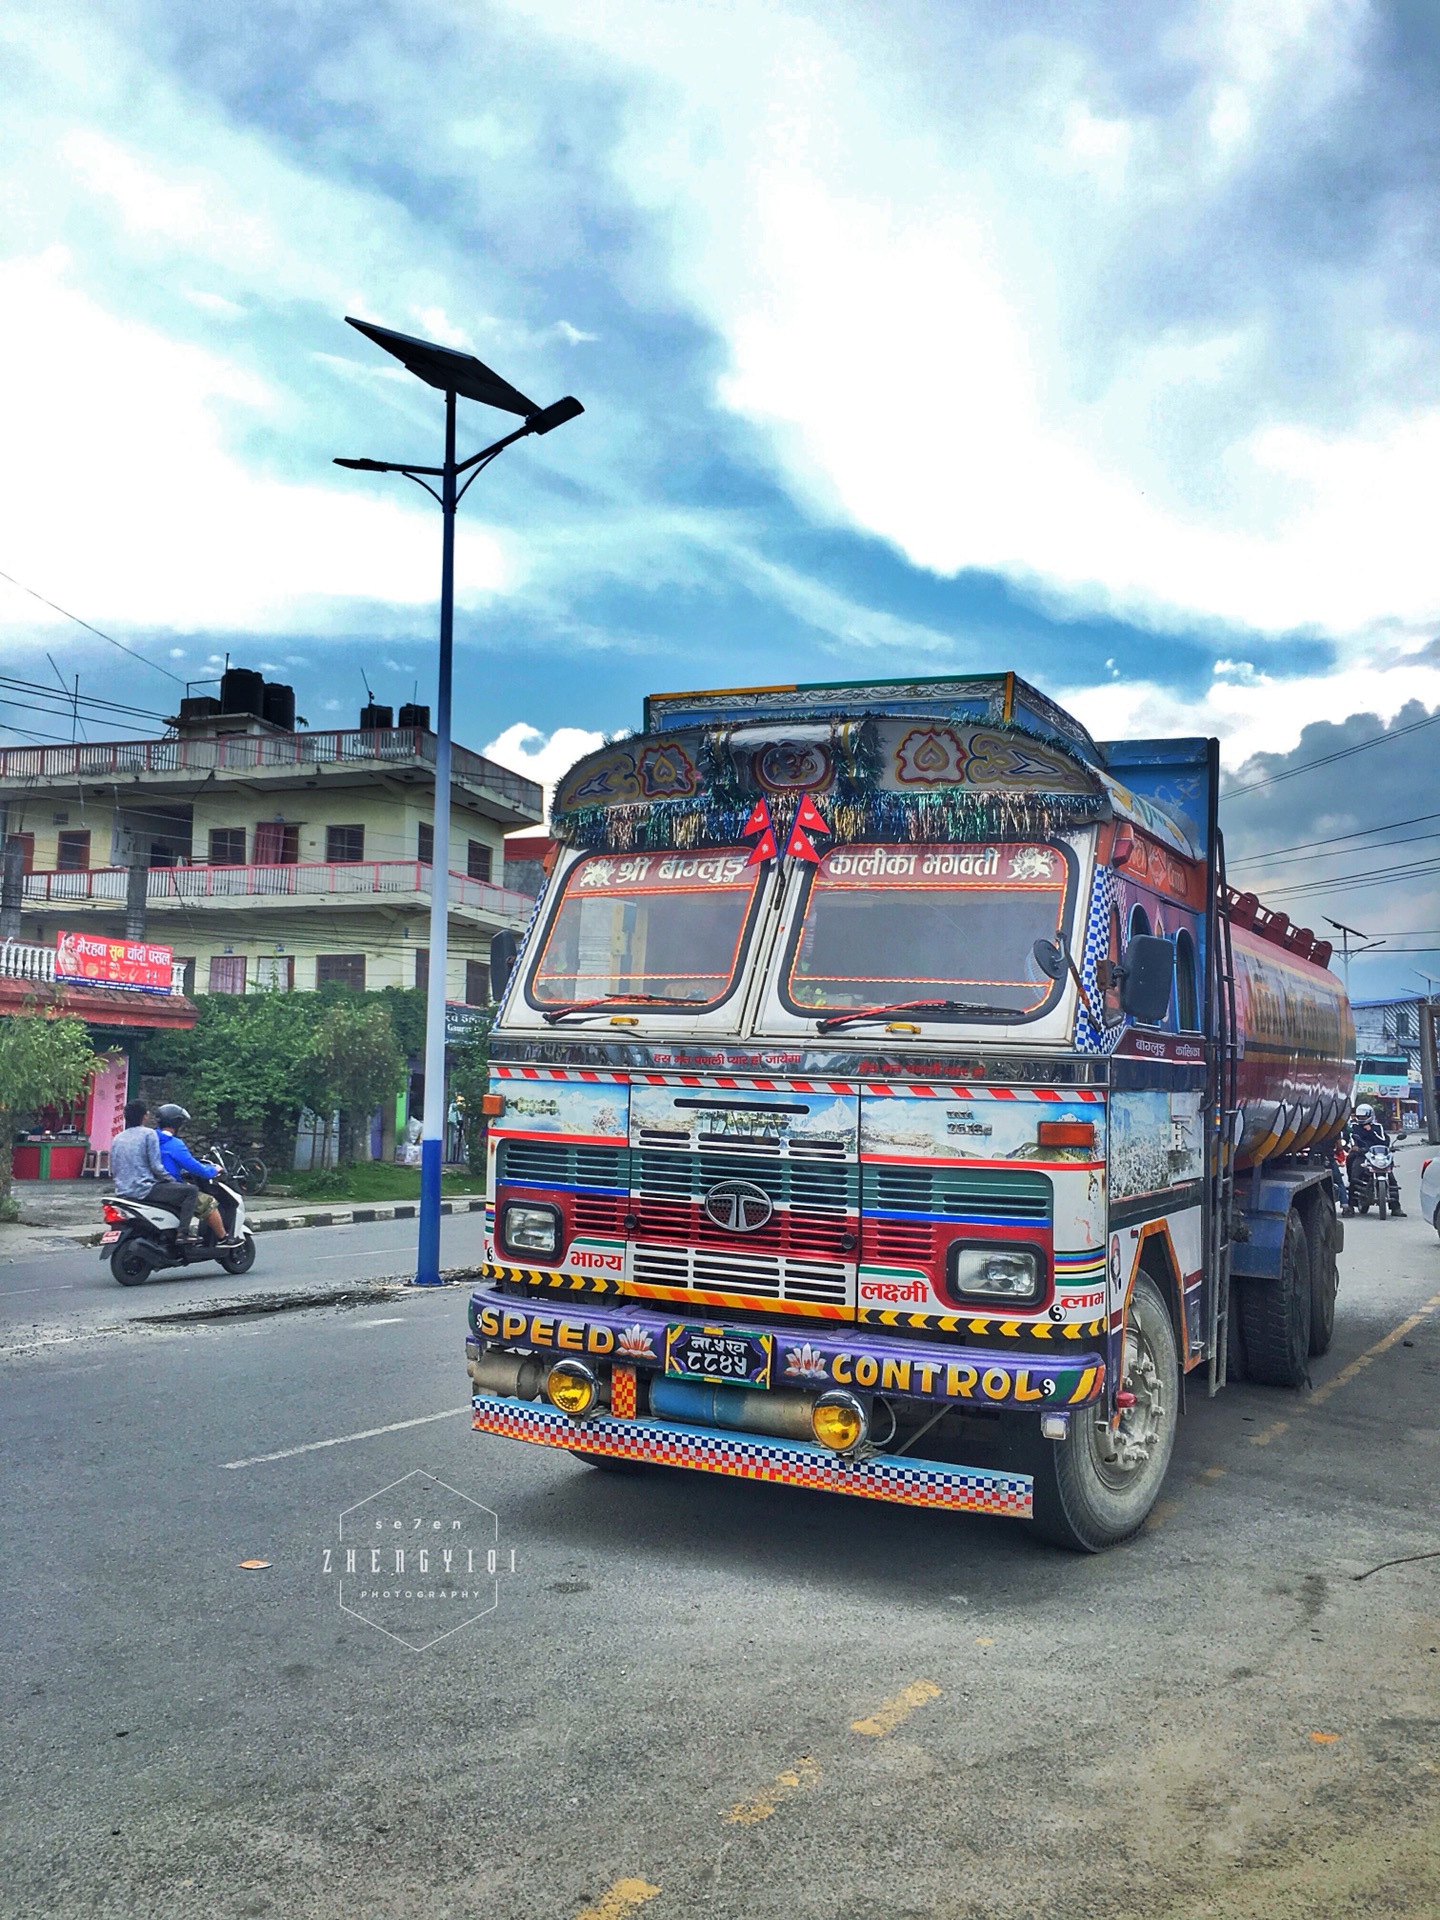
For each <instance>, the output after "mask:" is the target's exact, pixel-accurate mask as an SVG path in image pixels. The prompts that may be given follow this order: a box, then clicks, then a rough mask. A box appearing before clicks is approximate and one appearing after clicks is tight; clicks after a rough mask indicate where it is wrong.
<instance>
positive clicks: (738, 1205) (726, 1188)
mask: <svg viewBox="0 0 1440 1920" xmlns="http://www.w3.org/2000/svg"><path fill="white" fill-rule="evenodd" d="M702 1210H703V1212H704V1214H705V1217H706V1218H707V1219H709V1220H713V1221H714V1222H715V1224H716V1226H717V1227H724V1228H725V1229H726V1231H727V1232H729V1233H758V1232H759V1231H760V1229H761V1227H764V1226H768V1225H769V1223H770V1220H771V1218H772V1217H773V1215H774V1212H775V1209H774V1207H773V1206H772V1205H771V1204H770V1196H769V1194H768V1193H766V1191H765V1189H764V1188H763V1187H757V1186H756V1185H755V1183H754V1182H753V1181H751V1180H722V1181H721V1182H720V1183H719V1185H718V1186H714V1187H711V1189H710V1191H709V1192H708V1193H707V1194H706V1196H705V1200H704V1205H703V1209H702Z"/></svg>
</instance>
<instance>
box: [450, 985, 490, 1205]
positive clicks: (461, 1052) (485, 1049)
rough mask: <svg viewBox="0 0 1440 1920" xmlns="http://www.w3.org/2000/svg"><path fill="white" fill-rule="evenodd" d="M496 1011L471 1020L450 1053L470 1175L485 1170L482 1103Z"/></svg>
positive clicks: (487, 1086) (453, 1091)
mask: <svg viewBox="0 0 1440 1920" xmlns="http://www.w3.org/2000/svg"><path fill="white" fill-rule="evenodd" d="M494 1017H495V1009H494V1008H493V1007H487V1008H486V1009H485V1013H484V1018H483V1019H481V1020H474V1021H471V1022H470V1023H469V1024H468V1025H467V1027H466V1031H465V1038H464V1039H463V1040H462V1041H461V1042H460V1044H459V1046H457V1047H452V1048H451V1050H450V1093H451V1096H452V1098H453V1099H454V1101H455V1104H456V1106H457V1107H458V1108H459V1109H460V1114H461V1117H462V1119H463V1120H464V1122H465V1152H466V1158H467V1159H468V1161H469V1163H470V1171H471V1172H472V1173H484V1171H485V1134H486V1125H485V1111H484V1108H483V1107H482V1106H481V1104H480V1103H481V1101H482V1100H483V1099H484V1097H485V1095H486V1094H487V1093H488V1092H489V1090H490V1023H491V1021H492V1020H493V1019H494Z"/></svg>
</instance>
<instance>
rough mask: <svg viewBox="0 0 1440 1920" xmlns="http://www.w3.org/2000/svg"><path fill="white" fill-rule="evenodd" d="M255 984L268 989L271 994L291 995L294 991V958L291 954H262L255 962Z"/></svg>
mask: <svg viewBox="0 0 1440 1920" xmlns="http://www.w3.org/2000/svg"><path fill="white" fill-rule="evenodd" d="M255 984H256V986H257V987H268V988H269V989H270V991H271V992H272V993H293V992H294V990H295V956H294V954H293V953H262V954H261V955H260V958H259V959H258V960H257V961H256V962H255Z"/></svg>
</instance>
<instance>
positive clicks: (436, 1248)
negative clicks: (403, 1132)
mask: <svg viewBox="0 0 1440 1920" xmlns="http://www.w3.org/2000/svg"><path fill="white" fill-rule="evenodd" d="M443 1152H444V1144H443V1142H442V1141H439V1140H422V1141H421V1142H420V1252H419V1258H418V1259H417V1261H416V1263H415V1285H416V1286H417V1287H438V1286H441V1285H443V1282H442V1281H441V1278H440V1165H441V1156H442V1154H443Z"/></svg>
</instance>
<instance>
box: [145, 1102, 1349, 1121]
mask: <svg viewBox="0 0 1440 1920" xmlns="http://www.w3.org/2000/svg"><path fill="white" fill-rule="evenodd" d="M160 1112H161V1116H162V1117H163V1116H164V1112H165V1109H164V1108H163V1107H162V1108H161V1109H160ZM1355 1118H1356V1119H1357V1120H1373V1119H1374V1118H1375V1109H1374V1108H1373V1107H1372V1106H1370V1105H1369V1104H1368V1102H1366V1101H1363V1100H1362V1101H1361V1103H1360V1105H1359V1106H1358V1107H1356V1109H1355Z"/></svg>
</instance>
